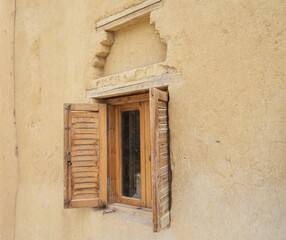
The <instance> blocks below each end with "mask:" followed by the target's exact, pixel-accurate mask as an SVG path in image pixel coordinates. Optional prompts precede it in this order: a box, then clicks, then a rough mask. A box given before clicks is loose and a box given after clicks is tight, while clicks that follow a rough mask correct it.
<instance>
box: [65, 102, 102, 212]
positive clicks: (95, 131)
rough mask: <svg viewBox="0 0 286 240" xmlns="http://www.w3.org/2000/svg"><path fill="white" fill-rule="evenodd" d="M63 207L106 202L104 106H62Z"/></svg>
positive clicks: (90, 205) (85, 205) (86, 205)
mask: <svg viewBox="0 0 286 240" xmlns="http://www.w3.org/2000/svg"><path fill="white" fill-rule="evenodd" d="M64 127H65V131H64V156H65V157H64V180H65V181H64V206H65V208H80V207H102V206H105V205H106V203H107V133H106V131H107V111H106V104H65V106H64Z"/></svg>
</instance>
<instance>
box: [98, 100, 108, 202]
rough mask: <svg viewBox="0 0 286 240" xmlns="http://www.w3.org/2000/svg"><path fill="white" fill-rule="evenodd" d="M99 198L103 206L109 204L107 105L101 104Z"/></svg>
mask: <svg viewBox="0 0 286 240" xmlns="http://www.w3.org/2000/svg"><path fill="white" fill-rule="evenodd" d="M99 136H100V139H99V159H100V163H99V164H100V173H99V174H100V175H99V177H100V179H99V188H100V192H99V198H100V201H101V205H102V206H106V205H107V106H106V104H99Z"/></svg>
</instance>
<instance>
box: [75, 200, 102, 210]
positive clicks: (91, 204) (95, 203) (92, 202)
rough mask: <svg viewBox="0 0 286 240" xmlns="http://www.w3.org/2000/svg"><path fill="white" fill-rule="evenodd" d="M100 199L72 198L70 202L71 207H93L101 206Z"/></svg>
mask: <svg viewBox="0 0 286 240" xmlns="http://www.w3.org/2000/svg"><path fill="white" fill-rule="evenodd" d="M100 205H101V203H100V199H99V198H94V199H79V200H72V201H71V202H70V207H71V208H91V207H95V206H100Z"/></svg>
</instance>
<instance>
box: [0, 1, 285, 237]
mask: <svg viewBox="0 0 286 240" xmlns="http://www.w3.org/2000/svg"><path fill="white" fill-rule="evenodd" d="M139 2H142V1H131V0H120V1H118V0H109V1H98V0H96V1H91V0H90V1H89V0H88V1H76V0H69V1H67V0H61V1H58V0H57V1H56V0H51V1H40V2H39V1H36V0H23V1H19V2H18V3H17V21H16V55H15V58H16V110H17V111H16V112H17V115H16V116H17V119H16V120H17V130H18V131H17V134H18V143H19V175H20V186H19V191H18V194H17V205H16V216H17V218H16V231H15V234H16V239H19V240H25V239H29V240H31V239H49V240H50V239H80V240H82V239H85V240H92V239H158V240H159V239H164V240H166V239H194V240H196V239H202V240H203V239H206V240H207V239H219V240H221V239H226V240H228V239H235V240H238V239H267V240H269V239H275V240H277V239H278V240H284V238H285V236H286V222H285V221H286V220H285V219H286V218H285V215H286V182H285V179H286V159H285V156H286V91H285V90H286V89H285V88H286V84H285V59H286V53H285V44H286V42H285V39H286V36H285V35H286V31H285V26H286V11H285V1H283V0H273V1H264V0H259V1H250V0H241V1H221V0H218V1H215V2H211V1H207V2H206V1H199V0H194V1H187V0H184V1H176V0H166V1H164V6H163V7H162V8H161V9H160V10H158V11H156V12H153V13H152V17H151V19H152V20H153V21H154V23H155V26H156V28H157V29H158V30H159V32H160V34H161V36H162V37H163V38H164V39H165V40H166V41H167V43H168V52H167V63H168V64H169V65H170V66H172V67H175V68H176V69H177V70H179V71H181V72H182V76H183V82H182V83H181V84H178V85H174V86H172V87H170V89H169V92H170V111H169V113H170V128H171V160H172V166H173V184H172V189H173V191H172V197H173V198H172V203H173V204H172V210H171V214H172V225H171V228H169V229H167V230H164V231H162V232H160V233H158V234H154V233H153V232H152V229H151V228H150V227H147V226H145V225H142V224H140V223H133V222H132V221H130V220H128V219H117V218H113V217H112V216H111V215H104V216H103V215H101V214H99V213H96V212H94V210H92V209H74V210H64V209H63V121H62V119H63V115H62V113H63V103H65V102H87V100H86V99H85V85H86V82H87V81H89V80H91V79H92V78H93V70H92V67H91V61H92V58H93V56H94V52H93V46H94V43H93V41H92V39H93V37H94V34H95V31H94V21H95V20H98V19H102V18H104V17H106V16H108V15H110V14H113V13H117V12H119V11H121V10H122V9H124V8H125V7H128V6H131V5H132V4H135V3H139ZM1 34H2V33H1ZM1 36H2V35H1ZM154 50H156V49H154ZM119 64H120V62H119ZM11 94H12V93H11ZM1 100H2V97H1ZM10 115H11V114H10ZM8 116H9V115H8ZM11 119H12V117H11ZM12 130H13V128H12ZM9 134H11V131H9ZM11 151H12V150H11ZM11 156H12V155H11ZM2 162H3V161H2ZM3 179H4V178H3V177H2V176H1V180H3ZM6 186H7V183H6ZM1 197H2V196H1ZM1 201H2V200H1ZM11 226H12V225H11ZM11 229H12V227H11ZM6 239H11V238H6Z"/></svg>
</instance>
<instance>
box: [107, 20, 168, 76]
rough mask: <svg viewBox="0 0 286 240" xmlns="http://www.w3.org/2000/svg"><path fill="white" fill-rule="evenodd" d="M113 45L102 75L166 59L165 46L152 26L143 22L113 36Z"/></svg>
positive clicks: (146, 21) (147, 21) (147, 22)
mask: <svg viewBox="0 0 286 240" xmlns="http://www.w3.org/2000/svg"><path fill="white" fill-rule="evenodd" d="M113 36H114V43H113V45H112V47H111V49H110V54H109V55H108V57H107V58H106V63H105V67H104V71H103V75H104V76H107V75H112V74H115V73H120V72H124V71H128V70H131V69H134V68H139V67H145V66H148V65H151V64H154V63H158V62H163V61H165V59H166V51H167V48H166V44H164V43H162V42H161V39H160V36H159V34H158V33H156V31H155V28H154V25H151V24H150V20H149V19H147V20H144V21H142V22H139V23H136V24H134V25H131V26H128V27H125V28H123V29H120V30H118V31H116V32H114V34H113Z"/></svg>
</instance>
